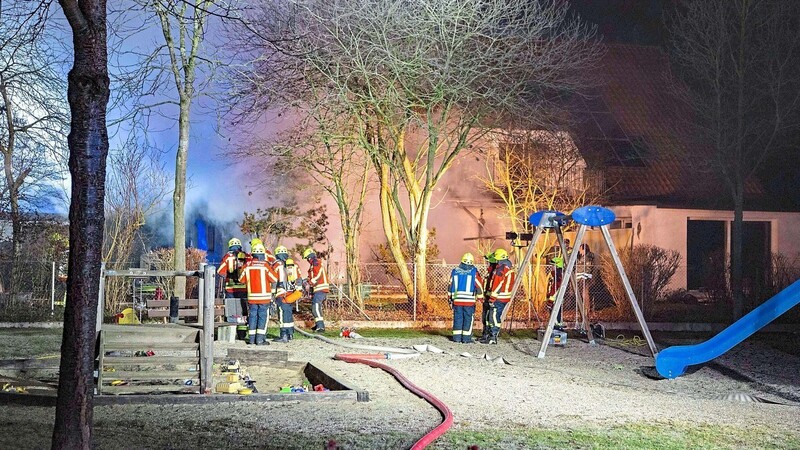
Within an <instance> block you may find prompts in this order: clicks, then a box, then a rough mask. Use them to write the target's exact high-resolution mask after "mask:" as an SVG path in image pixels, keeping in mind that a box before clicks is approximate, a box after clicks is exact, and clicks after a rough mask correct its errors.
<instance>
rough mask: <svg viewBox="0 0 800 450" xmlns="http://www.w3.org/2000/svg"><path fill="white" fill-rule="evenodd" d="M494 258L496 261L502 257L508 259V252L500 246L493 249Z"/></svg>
mask: <svg viewBox="0 0 800 450" xmlns="http://www.w3.org/2000/svg"><path fill="white" fill-rule="evenodd" d="M494 259H496V260H497V261H502V260H504V259H508V252H507V251H505V250H503V249H502V248H498V249H497V250H495V251H494Z"/></svg>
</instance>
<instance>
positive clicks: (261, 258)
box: [239, 244, 278, 345]
mask: <svg viewBox="0 0 800 450" xmlns="http://www.w3.org/2000/svg"><path fill="white" fill-rule="evenodd" d="M241 272H242V274H241V275H240V276H239V282H241V283H244V284H245V285H246V286H247V304H248V306H249V308H250V313H249V314H248V316H247V337H248V344H255V345H269V342H267V340H266V338H267V321H269V305H270V303H272V285H273V283H276V282H277V281H278V278H277V276H276V274H275V271H274V270H273V269H272V267H270V265H269V264H268V263H267V262H266V250H265V249H264V245H263V244H257V245H256V246H255V247H253V259H252V260H251V261H250V263H249V264H247V266H245V267H244V268H243V269H242V270H241Z"/></svg>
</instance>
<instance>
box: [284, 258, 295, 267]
mask: <svg viewBox="0 0 800 450" xmlns="http://www.w3.org/2000/svg"><path fill="white" fill-rule="evenodd" d="M286 265H287V266H293V265H294V260H293V259H292V258H289V259H287V260H286Z"/></svg>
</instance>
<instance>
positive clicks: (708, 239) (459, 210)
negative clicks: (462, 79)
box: [362, 45, 800, 290]
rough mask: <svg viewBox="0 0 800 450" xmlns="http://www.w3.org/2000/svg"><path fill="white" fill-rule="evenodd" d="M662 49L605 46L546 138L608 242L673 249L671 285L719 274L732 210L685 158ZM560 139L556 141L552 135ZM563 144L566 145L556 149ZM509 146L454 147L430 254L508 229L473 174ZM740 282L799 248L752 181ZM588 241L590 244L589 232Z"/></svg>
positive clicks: (372, 224) (456, 251)
mask: <svg viewBox="0 0 800 450" xmlns="http://www.w3.org/2000/svg"><path fill="white" fill-rule="evenodd" d="M668 73H669V64H668V60H667V55H666V54H665V53H664V52H663V51H662V50H661V49H659V48H658V47H647V46H637V45H608V46H607V52H606V53H605V55H604V57H603V59H602V61H601V63H600V67H599V68H598V72H597V74H595V75H596V76H593V78H594V79H596V80H597V85H596V86H595V88H594V89H593V90H592V92H591V93H590V95H588V96H585V97H583V98H577V97H576V98H575V99H572V101H573V102H574V103H573V104H572V106H573V108H572V111H573V113H572V115H573V125H572V126H571V127H570V128H569V130H567V131H568V133H564V132H558V133H555V134H552V136H554V137H555V138H556V139H557V140H558V141H559V142H561V144H560V145H566V146H568V147H569V146H571V147H572V148H573V149H574V150H575V151H576V152H577V154H578V155H579V158H578V159H579V161H577V162H576V163H575V164H573V166H572V174H571V181H572V182H573V183H579V184H580V183H582V184H583V185H589V186H590V187H592V188H593V189H594V190H595V192H600V193H602V194H603V200H602V203H603V204H604V205H605V206H608V207H610V208H612V209H613V210H614V211H615V213H616V214H617V221H616V222H615V223H614V224H613V225H612V226H611V228H612V235H613V236H614V239H615V241H616V242H617V243H618V246H626V245H632V244H640V243H641V244H652V245H656V246H658V247H662V248H665V249H671V250H675V251H677V252H678V253H679V254H680V256H681V265H680V267H679V269H678V271H677V273H676V274H675V276H674V277H673V279H672V281H671V286H670V287H671V288H684V289H689V290H695V289H702V288H704V287H705V284H706V283H707V281H708V278H709V275H712V276H714V277H715V278H717V279H719V276H718V274H719V272H716V273H711V274H710V273H709V272H710V271H711V272H713V271H715V270H716V271H722V270H723V267H724V264H725V262H724V261H725V257H724V255H726V254H729V253H730V234H731V223H732V220H733V211H732V208H731V201H730V195H729V194H728V192H727V191H726V190H725V184H724V183H723V181H722V180H720V179H718V178H716V177H715V176H714V175H713V174H712V173H710V172H702V171H699V170H697V169H696V167H694V165H693V164H692V163H691V161H690V160H689V159H688V158H687V157H686V156H685V155H686V154H694V155H697V156H698V157H701V158H702V157H704V155H706V154H708V153H707V152H708V150H707V149H705V148H702V147H701V146H699V145H698V144H697V143H696V141H695V140H693V139H692V136H690V135H689V133H688V132H687V131H686V129H685V127H683V126H681V123H682V114H684V113H683V112H682V111H681V108H680V106H679V105H678V104H677V102H675V101H674V99H673V97H671V96H670V94H669V90H670V87H669V82H668V77H667V75H668ZM564 136H566V138H564ZM564 142H566V144H564ZM507 145H509V142H508V141H505V142H504V141H503V140H502V139H488V140H487V141H486V142H485V143H484V144H483V146H482V148H476V149H474V150H475V151H465V152H463V153H462V155H461V156H460V157H459V159H458V160H457V161H456V162H455V163H454V165H453V167H452V168H451V169H450V171H449V172H448V174H447V176H446V177H445V181H444V182H443V183H442V184H441V185H440V187H439V189H438V192H437V194H438V197H437V198H436V199H434V202H433V204H434V205H435V206H434V207H433V209H432V210H431V214H430V219H429V225H430V227H431V228H436V230H437V233H436V244H437V246H438V248H439V249H440V254H439V260H440V261H442V262H450V263H453V262H457V261H458V260H459V258H460V257H461V255H462V254H463V253H464V252H465V251H472V252H481V251H482V250H483V249H482V248H479V247H478V244H479V243H481V244H482V245H484V246H486V245H491V246H493V247H497V246H505V247H506V248H509V242H508V241H506V240H505V238H504V236H505V232H506V231H508V230H509V229H510V228H509V227H510V226H509V223H510V222H509V219H508V217H507V213H506V212H505V208H504V205H503V204H502V203H501V202H499V200H498V199H497V197H496V196H495V195H493V194H491V193H489V192H487V191H486V189H485V188H484V182H483V181H482V180H481V179H482V178H486V174H487V171H491V170H492V169H491V165H492V159H493V158H500V157H502V156H501V153H502V152H501V151H500V149H501V148H503V147H504V146H507ZM746 195H747V199H746V211H745V212H744V220H745V226H744V233H745V249H744V258H745V261H744V263H745V272H746V273H745V278H746V280H745V286H747V285H749V284H755V283H757V282H758V280H757V279H762V278H763V277H764V276H765V269H767V268H769V265H770V257H771V255H773V254H777V253H780V254H783V255H786V256H788V257H789V259H790V260H792V259H794V258H796V257H797V255H798V254H800V212H799V211H798V210H797V209H796V208H795V210H787V209H786V208H785V206H784V205H780V204H779V202H776V201H775V197H774V196H770V195H769V193H768V192H767V191H766V190H765V188H764V186H762V184H761V183H760V182H759V181H758V180H749V181H748V183H747V186H746ZM367 215H368V219H367V220H366V221H365V226H364V230H363V234H362V239H363V241H364V244H363V246H364V250H363V252H362V256H363V257H364V258H365V260H369V259H371V256H372V253H371V251H370V250H369V246H370V242H373V243H374V242H381V241H382V239H383V236H382V231H381V225H380V216H379V214H378V212H377V208H375V207H374V205H373V209H372V210H368V211H367ZM587 239H588V241H589V242H595V243H599V241H600V239H601V237H600V236H599V233H598V232H595V233H592V232H590V233H589V234H588V236H587Z"/></svg>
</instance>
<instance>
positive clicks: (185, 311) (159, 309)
mask: <svg viewBox="0 0 800 450" xmlns="http://www.w3.org/2000/svg"><path fill="white" fill-rule="evenodd" d="M224 301H225V299H222V298H215V299H214V316H222V315H223V314H224V304H225V303H224ZM169 302H170V301H169V300H155V299H148V300H147V317H150V318H152V319H155V318H160V317H169ZM197 311H198V309H197V299H196V298H194V299H192V298H184V299H180V300H178V318H196V317H197Z"/></svg>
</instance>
